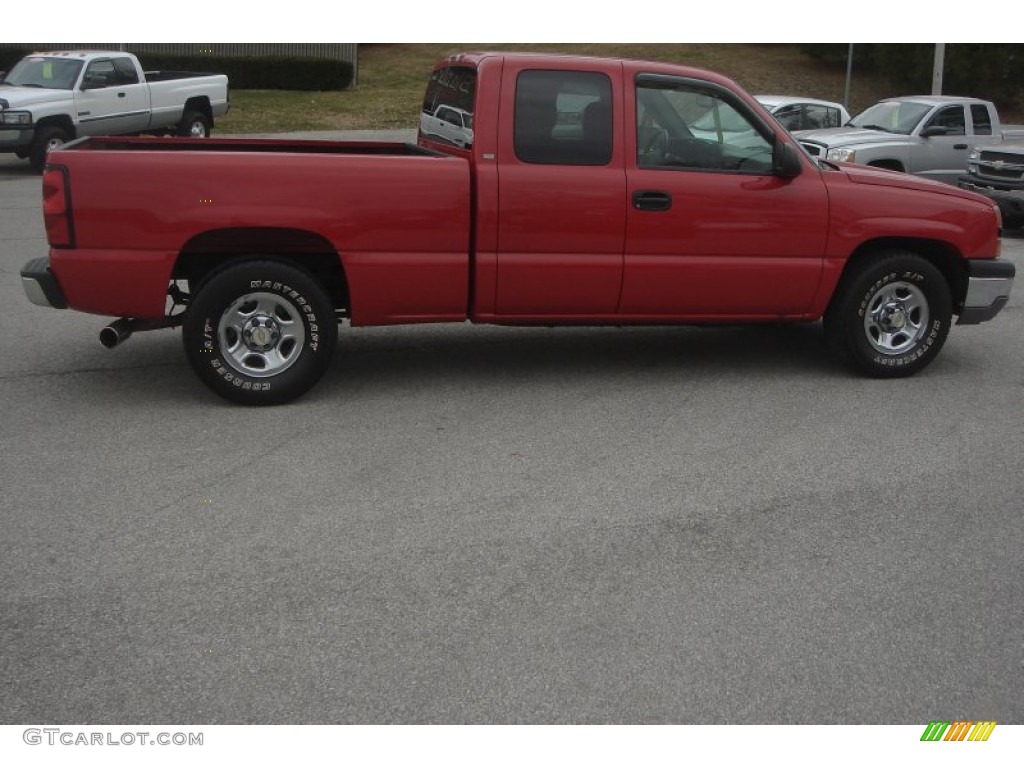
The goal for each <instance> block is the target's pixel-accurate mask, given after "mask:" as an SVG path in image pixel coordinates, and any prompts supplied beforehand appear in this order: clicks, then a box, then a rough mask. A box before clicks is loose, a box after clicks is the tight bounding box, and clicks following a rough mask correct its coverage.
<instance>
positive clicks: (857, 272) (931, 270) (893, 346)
mask: <svg viewBox="0 0 1024 768" xmlns="http://www.w3.org/2000/svg"><path fill="white" fill-rule="evenodd" d="M952 314H953V313H952V296H951V294H950V289H949V283H948V282H947V281H946V279H945V277H943V275H942V272H940V271H939V270H938V269H937V268H936V267H935V266H934V265H932V264H931V263H930V262H928V261H926V260H925V259H923V258H921V257H920V256H917V255H916V254H913V253H910V252H907V251H899V250H890V251H885V252H882V253H878V254H876V255H874V256H871V257H869V258H868V259H867V260H865V261H864V262H862V263H860V264H856V265H854V266H853V267H852V270H851V271H850V272H849V273H848V274H847V275H844V277H843V279H842V280H841V281H840V284H839V287H838V289H837V290H836V294H835V296H834V297H833V299H832V303H831V304H830V305H829V308H828V310H827V311H826V313H825V318H824V326H825V338H826V341H827V342H828V345H829V347H830V348H831V349H832V351H833V353H834V354H835V355H836V356H837V357H838V358H840V359H841V360H843V361H844V362H846V363H848V364H850V365H852V366H853V367H854V368H855V369H857V370H859V371H860V372H862V373H865V374H867V375H869V376H874V377H877V378H894V377H898V376H910V375H911V374H914V373H917V372H918V371H920V370H921V369H922V368H924V367H925V366H927V365H928V364H929V363H930V362H931V361H932V360H933V359H934V358H935V356H936V355H937V354H938V353H939V350H940V349H942V345H943V343H945V341H946V336H947V335H948V334H949V326H950V323H951V322H952Z"/></svg>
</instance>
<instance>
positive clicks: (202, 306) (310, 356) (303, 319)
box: [182, 259, 338, 405]
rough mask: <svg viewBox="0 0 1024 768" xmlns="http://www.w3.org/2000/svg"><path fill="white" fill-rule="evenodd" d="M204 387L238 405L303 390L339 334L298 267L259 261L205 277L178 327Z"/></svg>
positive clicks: (270, 401)
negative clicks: (180, 325)
mask: <svg viewBox="0 0 1024 768" xmlns="http://www.w3.org/2000/svg"><path fill="white" fill-rule="evenodd" d="M182 338H183V340H184V343H185V354H186V356H187V357H188V361H189V363H190V364H191V365H192V368H193V369H194V370H195V372H196V374H197V375H198V376H199V378H200V379H201V380H202V382H203V383H204V384H206V386H208V387H209V388H210V389H212V390H213V391H214V392H216V393H217V394H218V395H220V396H221V397H223V398H226V399H227V400H231V401H232V402H236V403H241V404H243V405H279V404H281V403H286V402H288V401H290V400H294V399H295V398H296V397H299V396H300V395H302V394H303V393H305V392H306V391H307V390H309V389H310V387H312V386H313V385H314V384H316V382H317V381H319V380H320V377H321V376H322V375H323V374H324V371H326V370H327V367H328V365H329V364H330V361H331V356H332V355H333V353H334V347H335V345H336V343H337V340H338V326H337V320H336V319H335V316H334V307H333V305H332V304H331V301H330V299H329V298H328V297H327V294H326V293H325V292H324V290H323V289H322V288H321V287H320V285H319V283H318V282H317V281H316V279H315V278H314V277H313V276H312V275H310V274H309V273H308V272H306V271H305V270H302V269H299V268H297V267H294V266H292V265H289V264H285V263H282V262H279V261H272V260H265V259H260V260H258V261H245V262H239V263H235V264H233V265H231V266H228V267H225V268H224V269H222V270H220V271H219V272H215V273H214V274H212V275H211V276H210V277H208V278H207V279H206V280H205V281H204V282H203V283H202V284H201V285H200V286H199V289H198V291H197V292H196V295H195V296H194V298H193V301H192V303H191V305H190V306H189V309H188V312H187V314H186V316H185V321H184V323H183V326H182Z"/></svg>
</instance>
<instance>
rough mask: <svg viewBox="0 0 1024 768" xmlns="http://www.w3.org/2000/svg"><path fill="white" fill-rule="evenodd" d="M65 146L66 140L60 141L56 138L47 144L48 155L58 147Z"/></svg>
mask: <svg viewBox="0 0 1024 768" xmlns="http://www.w3.org/2000/svg"><path fill="white" fill-rule="evenodd" d="M62 146H64V139H58V138H57V137H56V136H55V137H53V138H52V139H50V140H49V141H48V142H46V153H47V154H49V153H50V152H52V151H53V150H55V149H57V148H58V147H62Z"/></svg>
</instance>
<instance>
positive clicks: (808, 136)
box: [793, 126, 910, 148]
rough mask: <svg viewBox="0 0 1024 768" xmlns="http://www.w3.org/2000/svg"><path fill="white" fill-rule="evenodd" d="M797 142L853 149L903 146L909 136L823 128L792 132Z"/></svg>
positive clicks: (865, 130) (885, 132)
mask: <svg viewBox="0 0 1024 768" xmlns="http://www.w3.org/2000/svg"><path fill="white" fill-rule="evenodd" d="M793 135H794V136H795V137H796V139H797V141H806V142H810V143H812V144H820V145H822V146H824V147H829V148H831V147H854V146H858V145H860V144H897V143H900V144H905V143H908V142H909V141H910V137H909V136H904V135H903V134H902V133H889V132H888V131H872V130H869V129H867V128H854V127H853V126H848V127H845V128H825V129H822V130H818V131H815V130H811V131H793Z"/></svg>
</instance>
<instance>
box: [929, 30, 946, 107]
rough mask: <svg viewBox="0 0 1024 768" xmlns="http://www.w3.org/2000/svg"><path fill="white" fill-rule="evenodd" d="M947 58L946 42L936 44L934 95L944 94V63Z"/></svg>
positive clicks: (933, 69) (933, 77) (933, 80)
mask: <svg viewBox="0 0 1024 768" xmlns="http://www.w3.org/2000/svg"><path fill="white" fill-rule="evenodd" d="M945 60H946V44H945V43H936V44H935V65H934V66H933V67H932V96H939V95H941V94H942V65H943V64H944V63H945Z"/></svg>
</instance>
